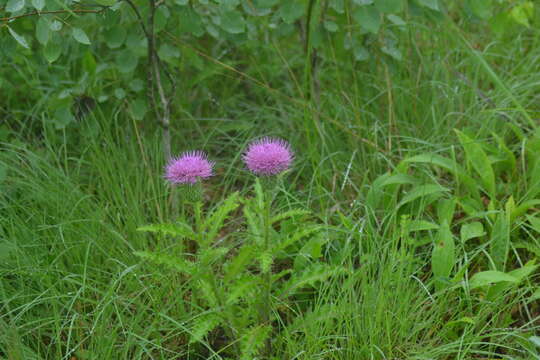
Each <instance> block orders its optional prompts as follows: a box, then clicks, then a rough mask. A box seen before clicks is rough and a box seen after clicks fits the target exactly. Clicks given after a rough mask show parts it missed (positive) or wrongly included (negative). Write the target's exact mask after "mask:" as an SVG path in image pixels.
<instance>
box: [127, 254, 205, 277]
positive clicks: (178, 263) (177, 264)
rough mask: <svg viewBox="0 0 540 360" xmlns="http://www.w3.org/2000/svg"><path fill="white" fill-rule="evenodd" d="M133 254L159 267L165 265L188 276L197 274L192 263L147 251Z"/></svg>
mask: <svg viewBox="0 0 540 360" xmlns="http://www.w3.org/2000/svg"><path fill="white" fill-rule="evenodd" d="M134 254H135V255H136V256H138V257H140V258H142V259H144V260H148V261H150V262H153V263H155V264H159V265H165V266H167V267H169V268H171V269H174V270H176V271H179V272H181V273H183V274H186V275H189V276H194V275H195V273H196V272H197V268H196V267H195V265H194V263H192V262H190V261H186V260H184V259H182V258H179V257H176V256H171V255H167V254H157V253H151V252H148V251H136V252H134Z"/></svg>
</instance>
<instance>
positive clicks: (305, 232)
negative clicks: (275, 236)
mask: <svg viewBox="0 0 540 360" xmlns="http://www.w3.org/2000/svg"><path fill="white" fill-rule="evenodd" d="M325 228H326V227H325V226H323V225H311V226H308V227H301V228H299V229H298V230H297V231H296V232H295V233H294V234H292V235H291V236H289V237H288V238H286V239H285V240H283V241H282V242H281V243H280V244H279V245H278V246H277V247H276V249H275V250H276V252H277V251H282V250H285V249H286V248H288V247H289V246H291V245H292V244H294V243H296V242H297V241H298V240H300V239H302V238H304V237H306V236H310V235H312V234H316V233H318V232H319V231H322V230H323V229H325Z"/></svg>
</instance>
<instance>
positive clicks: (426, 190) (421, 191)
mask: <svg viewBox="0 0 540 360" xmlns="http://www.w3.org/2000/svg"><path fill="white" fill-rule="evenodd" d="M447 191H449V189H447V188H445V187H443V186H441V185H436V184H427V185H420V186H417V187H415V188H413V189H412V190H411V191H409V192H408V193H407V194H406V195H405V196H404V197H403V199H402V200H401V201H400V203H399V204H398V207H402V206H403V205H405V204H408V203H410V202H412V201H414V200H416V199H420V198H423V197H426V196H428V195H433V194H439V195H442V193H443V192H447Z"/></svg>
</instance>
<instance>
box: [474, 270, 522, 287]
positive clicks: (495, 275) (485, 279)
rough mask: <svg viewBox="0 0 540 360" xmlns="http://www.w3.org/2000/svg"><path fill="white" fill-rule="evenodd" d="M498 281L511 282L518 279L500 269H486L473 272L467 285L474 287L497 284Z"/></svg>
mask: <svg viewBox="0 0 540 360" xmlns="http://www.w3.org/2000/svg"><path fill="white" fill-rule="evenodd" d="M500 282H512V283H517V282H518V280H517V279H516V278H515V277H513V276H512V275H509V274H506V273H504V272H501V271H495V270H488V271H482V272H479V273H476V274H474V275H473V276H472V277H471V279H470V280H469V287H470V288H471V289H476V288H478V287H482V286H486V285H490V284H497V283H500Z"/></svg>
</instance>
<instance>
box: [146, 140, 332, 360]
mask: <svg viewBox="0 0 540 360" xmlns="http://www.w3.org/2000/svg"><path fill="white" fill-rule="evenodd" d="M293 158H294V156H293V152H292V150H291V147H290V146H289V144H288V143H287V142H285V141H284V140H280V139H272V138H263V139H260V140H256V141H254V142H252V143H251V144H250V145H249V146H248V147H247V149H246V150H245V152H244V154H243V160H244V162H245V164H246V167H247V169H248V170H249V171H250V172H251V173H253V174H254V175H256V179H255V184H254V195H255V196H254V197H252V198H242V197H241V196H240V195H239V193H238V192H234V193H233V194H231V195H229V196H228V197H227V198H225V200H223V201H222V202H221V203H220V204H218V205H217V206H214V207H212V208H210V209H209V210H207V211H203V196H202V190H203V184H204V180H206V179H207V178H209V177H210V176H212V175H213V171H212V168H213V163H212V162H211V161H209V160H208V158H207V156H206V154H205V153H203V152H201V151H195V152H187V153H184V154H182V155H181V156H179V157H178V158H175V159H172V160H171V161H170V162H169V164H168V165H167V166H166V168H165V176H164V177H165V179H166V180H167V181H168V182H169V183H170V184H172V185H173V186H175V188H178V190H179V192H180V194H179V195H180V196H181V197H182V199H184V204H186V203H193V205H194V208H193V209H194V211H193V214H192V215H193V217H192V218H193V221H189V220H188V219H189V217H187V216H184V217H183V218H184V219H185V220H184V221H176V222H174V223H170V224H156V225H148V226H143V227H141V228H139V230H141V231H146V232H152V233H156V234H161V235H167V236H173V237H174V238H175V240H177V241H178V242H179V243H180V242H184V241H191V242H192V243H193V242H195V243H196V245H197V247H196V248H194V249H193V250H192V251H188V252H187V253H186V252H184V253H183V254H181V255H170V252H166V253H162V252H161V253H160V252H149V251H139V252H136V255H138V256H140V257H141V258H143V259H146V260H149V261H150V262H153V263H156V264H161V265H165V266H167V267H169V268H172V269H174V270H176V271H178V272H180V273H182V274H183V275H184V276H185V277H187V279H189V282H188V284H189V286H190V287H191V291H190V294H191V300H190V302H191V303H192V304H195V305H196V306H195V308H197V309H200V311H201V314H200V315H198V316H196V317H194V319H196V320H195V321H194V324H193V326H192V327H191V328H190V329H189V338H190V342H191V343H203V342H205V343H206V344H207V345H206V346H208V344H210V346H213V345H212V337H213V335H212V334H225V336H226V338H227V339H228V341H227V345H226V347H225V348H222V349H220V351H224V352H226V353H230V354H231V355H232V356H234V358H239V359H249V360H252V359H254V358H256V357H257V356H259V357H258V358H261V357H260V356H262V358H270V357H271V354H272V350H273V349H272V343H271V338H272V337H273V336H272V332H273V331H274V330H275V329H274V326H273V323H274V322H275V320H277V318H278V316H279V312H278V307H279V306H280V305H278V304H284V303H285V302H287V301H289V299H291V298H293V297H294V296H295V294H297V293H298V291H299V290H301V289H305V288H309V287H316V286H317V284H318V283H320V282H321V281H324V280H325V279H327V278H328V277H330V276H333V275H336V274H338V273H341V272H342V271H341V270H342V269H341V268H338V267H335V266H330V265H328V264H325V263H323V262H320V261H318V260H319V258H320V257H321V256H322V252H321V249H322V247H323V246H324V244H325V241H327V239H328V237H324V236H322V231H323V230H325V229H328V227H326V226H323V225H320V224H318V223H316V222H312V221H311V220H310V216H309V215H310V212H309V211H306V210H303V209H290V210H288V211H284V212H281V213H277V212H273V211H272V202H273V200H274V197H275V196H276V195H277V189H278V187H277V184H278V180H279V179H280V178H281V177H282V176H283V174H284V173H285V171H286V170H288V169H289V168H290V167H291V165H292V162H293ZM241 204H242V205H243V215H244V216H243V221H244V223H245V226H243V222H242V217H241V216H240V214H235V210H236V209H237V208H238V207H239V206H240V205H241ZM233 215H235V228H236V229H239V231H231V228H230V226H229V225H228V224H227V219H228V218H230V217H232V216H233ZM303 240H306V243H305V244H302V243H301V241H303ZM291 260H293V262H292V263H293V264H294V269H293V268H292V267H291V265H290V264H291V262H290V261H291ZM284 264H286V265H284ZM286 308H287V307H285V308H284V309H286ZM283 311H286V310H283ZM220 344H221V345H222V344H223V342H222V341H220Z"/></svg>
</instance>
